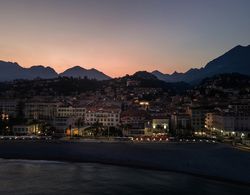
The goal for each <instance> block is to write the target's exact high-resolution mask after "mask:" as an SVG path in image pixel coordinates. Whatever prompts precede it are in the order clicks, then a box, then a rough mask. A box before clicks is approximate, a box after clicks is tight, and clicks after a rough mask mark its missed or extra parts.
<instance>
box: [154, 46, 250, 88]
mask: <svg viewBox="0 0 250 195" xmlns="http://www.w3.org/2000/svg"><path fill="white" fill-rule="evenodd" d="M223 73H241V74H245V75H250V45H248V46H245V47H244V46H241V45H238V46H236V47H234V48H233V49H231V50H229V51H228V52H226V53H225V54H223V55H222V56H220V57H218V58H216V59H214V60H212V61H211V62H209V63H208V64H207V65H206V66H205V67H202V68H194V69H193V68H192V69H190V70H188V71H187V72H185V73H178V72H174V73H173V74H164V73H162V72H160V71H158V70H156V71H153V72H152V74H153V75H155V76H156V77H157V78H158V79H160V80H163V81H166V82H180V81H184V82H187V83H191V84H192V83H193V84H194V83H198V82H200V81H201V80H202V79H204V78H207V77H211V76H214V75H217V74H223Z"/></svg>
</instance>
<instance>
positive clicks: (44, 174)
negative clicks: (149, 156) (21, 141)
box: [0, 160, 250, 195]
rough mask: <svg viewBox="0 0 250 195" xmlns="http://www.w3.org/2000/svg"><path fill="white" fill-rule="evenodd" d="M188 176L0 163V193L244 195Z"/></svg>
mask: <svg viewBox="0 0 250 195" xmlns="http://www.w3.org/2000/svg"><path fill="white" fill-rule="evenodd" d="M249 192H250V188H248V187H246V186H239V185H232V184H227V183H222V182H216V181H211V180H207V179H202V178H198V177H193V176H189V175H183V174H176V173H169V172H159V171H151V170H150V171H149V170H143V169H134V168H126V167H117V166H109V165H101V164H90V163H84V164H83V163H82V164H80V163H60V162H48V161H22V160H0V194H7V195H8V194H11V195H12V194H202V195H205V194H243V193H244V194H248V193H249Z"/></svg>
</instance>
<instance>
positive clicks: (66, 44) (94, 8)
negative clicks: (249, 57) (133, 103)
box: [0, 0, 250, 76]
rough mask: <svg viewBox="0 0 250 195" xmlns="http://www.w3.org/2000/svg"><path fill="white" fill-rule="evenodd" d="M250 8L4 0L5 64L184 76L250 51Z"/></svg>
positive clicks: (168, 0)
mask: <svg viewBox="0 0 250 195" xmlns="http://www.w3.org/2000/svg"><path fill="white" fill-rule="evenodd" d="M249 10H250V1H249V0H210V1H208V0H0V26H1V34H0V35H1V36H0V59H1V60H5V61H15V62H18V63H19V64H20V65H21V66H24V67H30V66H32V65H40V64H42V65H45V66H51V67H53V68H54V69H55V70H56V71H57V72H62V71H64V70H65V69H67V68H69V67H72V66H75V65H80V66H82V67H84V68H96V69H98V70H100V71H103V72H104V73H106V74H108V75H110V76H123V75H125V74H127V73H128V74H132V73H134V72H135V71H138V70H147V71H153V70H156V69H157V70H160V71H162V72H164V73H172V72H173V71H175V70H176V71H178V72H183V71H186V70H188V69H189V68H191V67H201V66H204V65H205V64H206V63H207V62H209V61H210V60H212V59H214V58H216V57H218V56H219V55H221V54H223V53H224V52H226V51H227V50H229V49H231V48H232V47H234V46H236V45H239V44H241V45H249V44H250V11H249Z"/></svg>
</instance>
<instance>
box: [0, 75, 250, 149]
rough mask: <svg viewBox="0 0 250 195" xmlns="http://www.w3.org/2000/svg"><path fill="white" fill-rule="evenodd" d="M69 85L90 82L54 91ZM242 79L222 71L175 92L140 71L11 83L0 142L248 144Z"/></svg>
mask: <svg viewBox="0 0 250 195" xmlns="http://www.w3.org/2000/svg"><path fill="white" fill-rule="evenodd" d="M65 80H66V81H67V82H65ZM70 82H71V83H76V82H85V83H86V82H87V83H88V82H93V83H90V84H89V85H92V87H91V86H89V85H88V84H87V85H88V86H86V87H84V89H83V90H79V88H80V87H78V88H76V89H70V90H68V91H67V92H69V93H65V92H60V91H59V92H58V90H56V88H55V87H54V86H56V85H57V84H58V83H61V84H63V85H64V86H65V88H67V87H70V88H74V87H72V86H71V85H72V84H69V86H67V83H70ZM249 82H250V79H249V77H248V76H243V75H240V74H224V75H219V76H215V77H213V78H210V79H205V80H204V81H202V82H201V84H199V85H196V86H195V87H190V86H185V87H184V89H183V90H182V91H177V90H175V88H174V87H173V86H165V85H163V84H162V82H160V81H159V80H158V79H157V78H155V76H153V75H152V74H151V73H148V72H137V73H135V74H134V75H132V76H125V77H122V78H117V79H112V80H109V81H105V82H104V81H102V82H101V81H94V80H89V79H87V78H85V79H80V78H78V79H73V78H58V79H47V80H46V79H36V80H33V81H26V80H20V81H13V82H10V83H7V84H6V89H5V90H4V91H1V99H0V112H1V128H0V130H1V132H0V133H1V135H2V136H1V139H6V136H7V137H8V136H9V138H10V139H11V138H13V139H19V138H20V137H23V138H24V137H25V136H26V137H27V136H37V137H50V138H57V139H61V138H68V139H70V138H71V139H77V138H78V139H80V138H90V139H101V138H103V139H105V138H108V139H117V140H132V141H143V142H145V141H146V142H147V141H148V142H165V141H171V140H178V141H198V140H200V141H205V140H206V141H209V142H210V141H211V142H212V141H213V142H215V141H228V142H230V143H233V144H235V143H240V144H243V145H250V93H249V92H250V84H249ZM10 86H11V87H10ZM61 88H64V87H63V86H62V87H61ZM61 88H60V89H61ZM178 89H179V88H178Z"/></svg>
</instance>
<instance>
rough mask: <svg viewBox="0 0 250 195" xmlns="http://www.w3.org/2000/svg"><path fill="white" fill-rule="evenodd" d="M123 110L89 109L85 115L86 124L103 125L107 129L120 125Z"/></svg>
mask: <svg viewBox="0 0 250 195" xmlns="http://www.w3.org/2000/svg"><path fill="white" fill-rule="evenodd" d="M120 113H121V110H120V109H117V108H89V109H87V110H86V114H85V124H88V125H92V124H95V123H101V124H102V125H103V126H106V127H117V126H119V125H120Z"/></svg>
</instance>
